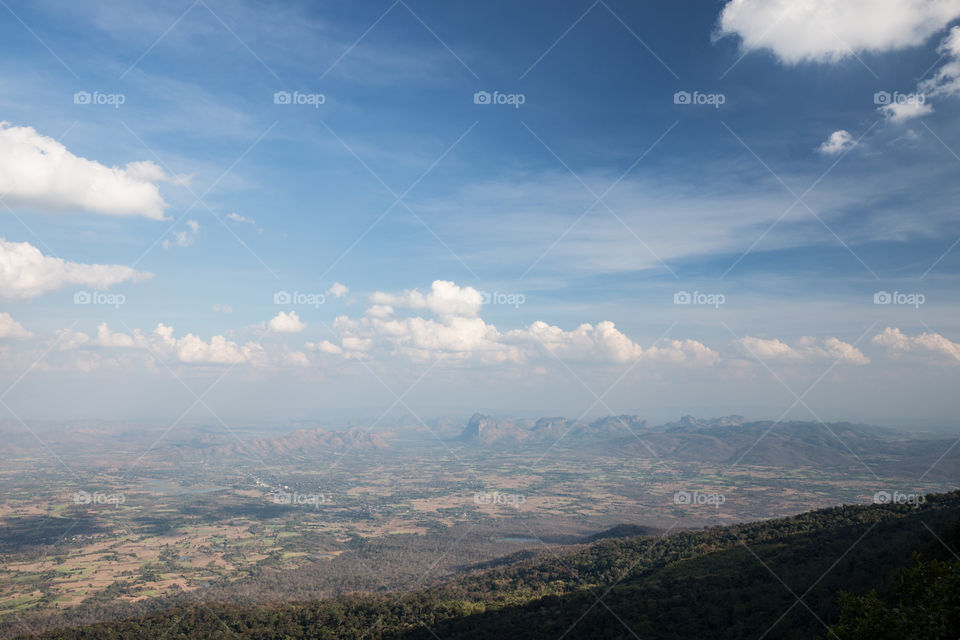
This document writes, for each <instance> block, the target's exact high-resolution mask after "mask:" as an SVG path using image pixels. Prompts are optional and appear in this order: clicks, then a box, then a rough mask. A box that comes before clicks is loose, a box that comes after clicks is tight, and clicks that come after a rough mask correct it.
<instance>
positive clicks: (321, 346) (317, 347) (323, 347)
mask: <svg viewBox="0 0 960 640" xmlns="http://www.w3.org/2000/svg"><path fill="white" fill-rule="evenodd" d="M306 347H307V349H309V350H310V351H319V352H320V353H326V354H329V355H333V356H339V355H343V349H341V348H340V347H338V346H337V345H335V344H333V343H332V342H330V341H329V340H321V341H320V342H308V343H307V344H306Z"/></svg>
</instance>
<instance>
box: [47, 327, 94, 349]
mask: <svg viewBox="0 0 960 640" xmlns="http://www.w3.org/2000/svg"><path fill="white" fill-rule="evenodd" d="M54 342H55V344H56V345H57V349H58V350H60V351H70V350H73V349H78V348H80V347H85V346H87V345H88V344H90V336H88V335H87V334H85V333H83V332H82V331H72V330H70V329H59V330H57V332H56V338H55V340H54Z"/></svg>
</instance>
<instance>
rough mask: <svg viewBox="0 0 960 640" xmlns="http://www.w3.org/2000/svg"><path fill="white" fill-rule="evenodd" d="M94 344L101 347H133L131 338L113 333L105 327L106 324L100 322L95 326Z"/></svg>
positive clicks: (123, 334)
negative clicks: (95, 338)
mask: <svg viewBox="0 0 960 640" xmlns="http://www.w3.org/2000/svg"><path fill="white" fill-rule="evenodd" d="M96 343H97V344H98V345H100V346H101V347H132V346H134V340H133V337H131V336H128V335H127V334H125V333H114V332H113V331H110V329H109V327H107V323H106V322H101V323H100V324H99V325H98V326H97V340H96Z"/></svg>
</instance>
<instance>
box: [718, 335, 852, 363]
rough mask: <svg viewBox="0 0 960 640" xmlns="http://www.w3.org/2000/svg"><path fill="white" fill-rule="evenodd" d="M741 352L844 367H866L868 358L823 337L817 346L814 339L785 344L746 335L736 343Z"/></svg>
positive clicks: (831, 339) (763, 358)
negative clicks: (848, 365) (836, 364)
mask: <svg viewBox="0 0 960 640" xmlns="http://www.w3.org/2000/svg"><path fill="white" fill-rule="evenodd" d="M736 343H737V345H738V346H740V347H741V348H742V349H743V350H744V351H746V352H747V353H749V354H750V355H752V356H753V357H755V358H759V359H760V360H783V361H794V362H811V361H816V360H834V361H839V362H844V363H848V364H868V363H869V362H870V359H869V358H868V357H867V356H865V355H863V352H861V351H860V350H859V349H857V348H856V347H854V346H853V345H851V344H849V343H846V342H843V341H842V340H840V339H838V338H827V339H825V340H824V341H823V342H822V343H818V341H817V339H816V338H813V337H810V336H805V337H803V338H800V339H799V340H798V341H797V342H796V343H795V344H793V345H789V344H787V343H786V342H783V341H781V340H779V339H777V338H771V339H766V338H756V337H753V336H746V337H744V338H740V339H739V340H737V341H736Z"/></svg>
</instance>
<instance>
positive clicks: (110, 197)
mask: <svg viewBox="0 0 960 640" xmlns="http://www.w3.org/2000/svg"><path fill="white" fill-rule="evenodd" d="M169 179H170V178H167V177H166V176H165V175H164V174H163V171H162V170H160V168H159V167H157V166H156V165H155V164H153V163H152V162H137V163H131V164H128V165H127V168H126V169H121V168H119V167H115V166H114V167H107V166H105V165H102V164H100V163H99V162H95V161H93V160H87V159H86V158H81V157H78V156H76V155H74V154H72V153H70V152H69V151H68V150H67V148H66V147H65V146H63V145H62V144H61V143H59V142H57V141H56V140H54V139H53V138H50V137H48V136H44V135H41V134H40V133H38V132H37V131H36V130H35V129H33V127H17V126H11V125H10V123H9V122H0V193H4V194H6V196H5V197H6V200H7V202H9V203H11V204H13V205H19V206H24V207H30V208H34V209H39V210H44V211H76V210H78V209H79V210H83V211H89V212H91V213H100V214H104V215H112V216H143V217H146V218H151V219H153V220H163V219H164V214H163V210H164V208H166V206H167V203H166V202H165V201H164V200H163V198H162V197H161V196H160V190H159V189H158V188H157V185H156V184H154V183H155V182H157V181H161V180H169Z"/></svg>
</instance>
